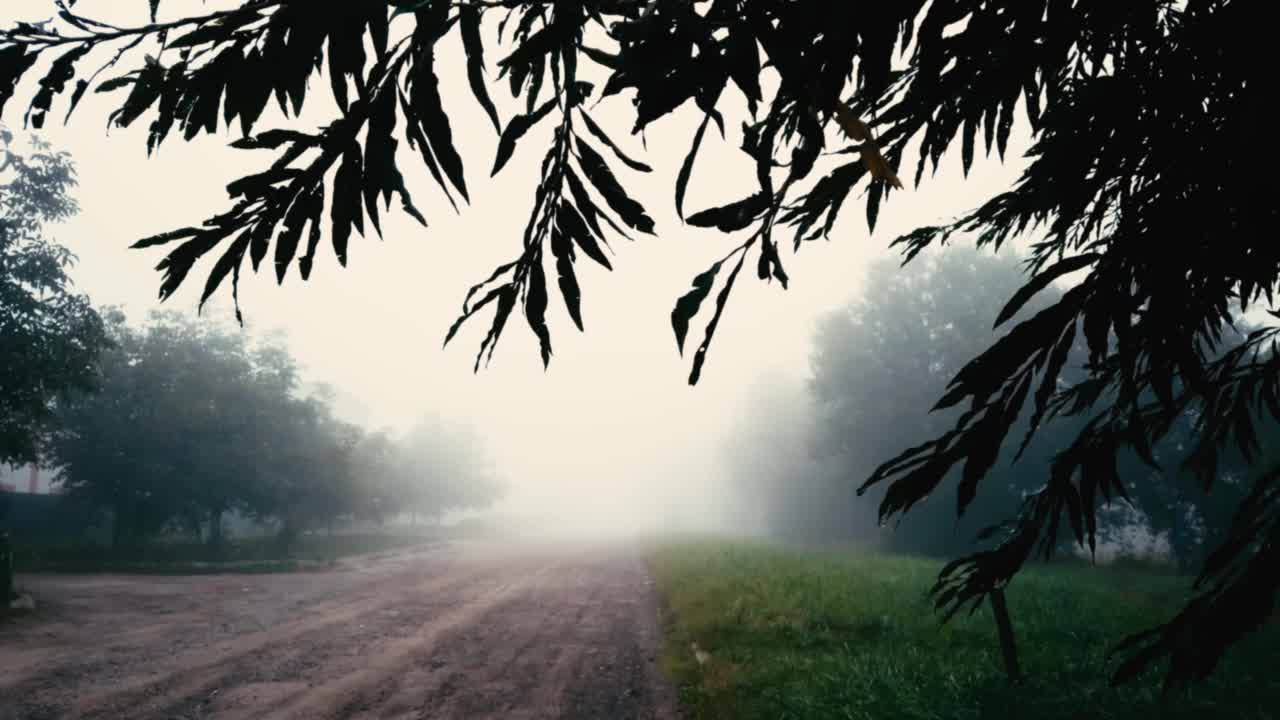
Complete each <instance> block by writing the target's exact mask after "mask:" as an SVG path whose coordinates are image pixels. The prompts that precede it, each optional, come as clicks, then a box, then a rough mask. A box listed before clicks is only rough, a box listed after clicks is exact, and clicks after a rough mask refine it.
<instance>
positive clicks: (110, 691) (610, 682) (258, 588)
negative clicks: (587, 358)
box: [0, 544, 675, 720]
mask: <svg viewBox="0 0 1280 720" xmlns="http://www.w3.org/2000/svg"><path fill="white" fill-rule="evenodd" d="M19 582H20V584H22V585H24V586H25V587H27V588H29V589H31V590H32V591H34V592H35V594H36V595H37V597H38V598H40V600H41V602H42V603H43V605H42V607H41V609H40V610H39V611H38V612H37V614H36V616H34V617H28V618H25V619H23V620H22V621H21V622H19V623H13V622H10V623H6V624H3V625H0V720H19V719H21V720H46V719H52V718H77V719H81V718H83V719H86V720H90V719H93V718H140V719H146V718H156V719H158V720H173V719H175V718H185V719H187V720H194V719H196V718H219V719H224V718H225V719H240V718H254V719H255V720H256V719H258V718H262V719H264V720H265V719H267V718H307V719H312V718H314V719H317V720H320V719H324V718H352V719H356V718H396V719H400V718H404V719H408V718H513V719H520V718H607V719H609V720H614V719H615V718H616V719H622V718H655V719H656V718H674V717H675V714H674V711H673V707H674V693H673V691H672V690H671V688H670V686H669V685H668V684H667V683H666V682H665V681H664V680H663V679H662V677H661V675H660V671H659V670H658V668H657V662H656V653H657V647H658V642H659V637H658V628H657V621H656V616H655V605H654V597H653V588H652V585H651V583H650V581H649V578H648V575H647V573H646V571H645V567H644V563H643V561H642V559H641V557H640V556H639V554H638V552H637V551H635V550H634V549H628V548H622V547H593V548H586V547H566V546H563V545H561V546H550V545H545V544H544V545H536V546H525V547H522V548H520V549H510V548H507V549H499V548H496V547H494V546H492V545H481V544H454V545H444V546H436V547H431V548H422V549H418V550H410V551H400V552H396V553H392V554H387V555H384V556H380V557H372V558H369V557H366V558H359V559H355V560H351V561H346V562H344V563H343V564H342V565H341V566H339V567H338V568H337V569H335V570H330V571H324V572H307V573H294V574H279V575H220V576H203V577H173V578H166V577H128V576H91V577H84V576H76V577H71V576H64V577H57V576H41V577H25V578H19Z"/></svg>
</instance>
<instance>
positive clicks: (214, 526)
mask: <svg viewBox="0 0 1280 720" xmlns="http://www.w3.org/2000/svg"><path fill="white" fill-rule="evenodd" d="M225 539H226V538H225V537H224V536H223V534H222V510H220V509H216V508H215V509H212V510H210V511H209V547H210V548H211V549H213V550H219V549H221V548H222V543H223V541H224V540H225Z"/></svg>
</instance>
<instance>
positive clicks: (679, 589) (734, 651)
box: [652, 541, 1280, 720]
mask: <svg viewBox="0 0 1280 720" xmlns="http://www.w3.org/2000/svg"><path fill="white" fill-rule="evenodd" d="M652 564H653V569H654V573H655V576H656V580H657V583H658V587H659V590H660V592H661V596H662V599H663V604H664V608H663V610H664V615H665V625H666V640H667V643H666V645H667V647H666V652H665V657H664V662H665V664H666V668H667V670H668V671H669V672H670V673H672V674H673V675H674V677H675V678H676V679H677V681H678V682H679V683H680V686H681V690H680V692H681V700H682V702H683V704H684V707H685V709H686V712H687V715H688V717H689V718H691V719H692V720H702V719H712V718H732V719H733V720H752V719H753V718H769V719H770V720H781V719H783V718H805V719H808V718H857V719H864V718H865V719H866V720H886V719H888V718H893V719H894V720H912V719H915V718H920V719H923V718H930V719H934V720H938V719H946V720H960V719H962V718H974V719H977V718H982V719H984V720H990V719H999V718H1040V719H1044V720H1054V719H1057V718H1063V719H1065V718H1072V719H1073V720H1074V719H1076V718H1114V719H1122V718H1123V719H1128V718H1133V719H1137V718H1144V719H1146V718H1153V717H1158V718H1161V720H1174V719H1178V718H1197V720H1199V719H1201V718H1205V717H1215V718H1236V719H1238V720H1244V719H1245V718H1258V719H1261V718H1271V717H1273V714H1274V713H1275V712H1276V708H1280V680H1277V679H1276V677H1275V668H1276V667H1280V665H1278V664H1277V662H1278V661H1280V642H1277V640H1280V632H1277V631H1276V628H1275V626H1274V624H1273V625H1272V626H1271V627H1270V628H1268V629H1267V630H1266V631H1264V632H1263V634H1261V635H1259V636H1257V637H1254V638H1251V639H1250V640H1248V641H1246V642H1245V643H1244V644H1243V646H1241V647H1239V648H1238V649H1237V650H1236V651H1235V652H1234V653H1233V654H1232V655H1230V656H1229V658H1228V661H1227V662H1226V664H1225V665H1224V666H1223V667H1222V668H1221V670H1220V672H1218V673H1217V675H1216V676H1215V677H1214V678H1213V679H1212V680H1210V681H1209V682H1208V683H1207V684H1205V685H1203V686H1200V687H1197V688H1195V689H1194V690H1191V691H1188V692H1183V693H1178V694H1175V695H1171V696H1162V695H1161V693H1160V690H1159V683H1158V680H1159V678H1158V677H1150V678H1144V679H1143V681H1142V682H1139V683H1136V684H1134V685H1131V686H1127V687H1125V688H1121V689H1111V688H1109V687H1108V686H1107V673H1108V670H1109V668H1110V667H1111V666H1110V665H1109V664H1108V662H1107V651H1108V649H1109V648H1110V647H1111V643H1112V642H1113V641H1115V640H1116V639H1118V638H1119V637H1121V636H1123V635H1124V634H1126V633H1128V632H1130V631H1132V630H1134V629H1136V628H1142V627H1148V626H1150V625H1151V624H1152V623H1155V622H1158V621H1160V620H1161V619H1163V618H1165V617H1168V615H1169V614H1170V613H1171V612H1172V611H1173V610H1174V609H1175V608H1176V607H1177V606H1178V603H1179V601H1180V600H1181V599H1183V598H1185V593H1186V591H1187V590H1186V589H1187V581H1186V580H1185V579H1182V578H1177V577H1173V576H1169V575H1163V574H1159V573H1153V572H1135V571H1124V572H1121V571H1113V570H1099V569H1092V568H1089V569H1085V568H1077V567H1061V568H1047V569H1036V570H1033V571H1031V572H1028V573H1027V574H1025V575H1024V576H1022V577H1020V578H1019V579H1018V580H1017V581H1015V582H1014V584H1013V585H1012V586H1011V587H1010V589H1009V592H1008V597H1009V606H1010V612H1011V613H1012V615H1013V620H1014V625H1015V631H1016V633H1017V637H1018V642H1019V651H1020V653H1021V660H1022V665H1023V669H1024V671H1025V672H1026V673H1027V674H1028V675H1029V676H1030V677H1029V679H1028V681H1027V682H1026V683H1025V684H1024V685H1022V686H1020V687H1017V688H1011V687H1009V686H1008V684H1007V683H1006V682H1005V679H1004V675H1003V670H1002V666H1001V664H1000V655H999V648H998V646H997V643H996V637H995V628H994V624H993V623H992V621H991V616H990V610H989V609H987V608H986V607H985V606H984V607H983V608H982V609H980V610H979V611H978V612H977V613H976V614H975V615H973V616H971V617H970V616H960V617H957V618H956V619H954V620H953V621H952V622H951V623H950V624H948V625H945V626H944V625H940V624H939V622H938V616H936V615H934V614H933V613H932V612H931V607H930V605H929V603H928V602H927V601H926V600H925V598H924V592H925V591H926V590H927V589H928V587H929V586H930V585H931V584H932V581H933V579H934V577H935V575H936V573H937V570H938V568H939V565H938V564H936V563H933V562H928V561H922V560H916V559H904V558H894V557H886V556H876V555H870V554H866V555H857V554H844V553H839V554H837V553H812V552H802V551H797V550H790V549H785V548H778V547H772V546H766V545H753V544H745V543H730V542H720V541H696V542H683V543H672V544H667V545H664V546H661V547H660V548H658V549H657V550H656V551H655V552H654V554H653V558H652ZM693 643H696V644H697V646H698V647H699V648H700V649H702V650H704V651H705V652H707V653H709V655H710V659H707V660H705V661H704V662H699V661H698V660H697V659H696V658H695V655H694V652H693V650H692V649H691V644H693Z"/></svg>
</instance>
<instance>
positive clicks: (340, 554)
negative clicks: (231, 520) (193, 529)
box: [14, 532, 439, 575]
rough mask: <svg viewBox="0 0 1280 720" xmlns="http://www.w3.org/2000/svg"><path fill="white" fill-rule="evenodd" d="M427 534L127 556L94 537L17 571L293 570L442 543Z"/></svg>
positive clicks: (172, 548)
mask: <svg viewBox="0 0 1280 720" xmlns="http://www.w3.org/2000/svg"><path fill="white" fill-rule="evenodd" d="M438 539H439V536H438V535H436V534H428V533H408V532H381V533H337V534H334V535H327V534H321V533H314V534H305V535H302V536H300V537H298V538H297V539H296V540H295V541H294V542H293V543H291V544H290V545H289V546H288V547H285V546H283V545H281V543H280V541H279V539H278V538H277V537H275V536H271V535H258V536H252V537H237V538H232V539H229V540H226V541H224V543H223V545H222V547H220V548H216V549H215V548H211V547H210V546H209V544H208V543H205V542H201V541H199V540H189V539H188V540H184V539H171V540H157V541H154V542H151V543H148V544H147V545H145V546H143V547H140V548H137V549H136V550H133V551H131V552H129V553H128V554H126V555H122V554H120V553H118V552H115V551H113V550H112V549H111V548H110V547H106V546H103V545H99V544H95V543H91V542H83V541H81V542H64V543H44V544H40V543H36V544H27V545H22V546H19V548H18V549H17V551H16V552H15V553H14V570H15V571H16V572H18V573H48V572H66V573H97V572H112V573H130V574H135V573H136V574H155V575H197V574H208V573H253V572H291V571H296V570H309V569H320V568H326V567H331V566H333V564H334V563H336V562H337V561H338V560H340V559H342V558H344V557H350V556H353V555H364V554H369V553H378V552H385V551H388V550H397V549H403V548H409V547H415V546H427V545H431V544H433V543H435V542H437V541H438Z"/></svg>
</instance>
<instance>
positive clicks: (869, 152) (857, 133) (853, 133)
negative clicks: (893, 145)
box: [835, 103, 902, 190]
mask: <svg viewBox="0 0 1280 720" xmlns="http://www.w3.org/2000/svg"><path fill="white" fill-rule="evenodd" d="M835 117H836V123H837V124H839V125H840V129H841V130H843V131H844V134H845V135H848V136H849V138H850V139H851V140H856V141H858V142H860V143H862V148H861V151H862V165H863V167H865V168H866V169H867V172H869V173H871V176H872V177H874V178H878V179H880V180H884V181H885V182H887V183H889V184H890V185H892V186H893V187H895V188H898V189H899V190H901V189H902V181H901V180H899V179H898V174H897V173H896V172H894V169H893V167H891V166H890V165H889V161H887V160H885V159H884V155H881V154H880V145H879V144H878V143H876V141H875V139H874V138H873V137H871V128H870V127H868V126H867V124H866V123H864V122H862V119H861V118H859V117H858V116H857V115H855V114H854V112H853V111H852V110H850V109H849V107H848V106H847V105H845V104H844V103H836V110H835Z"/></svg>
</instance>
